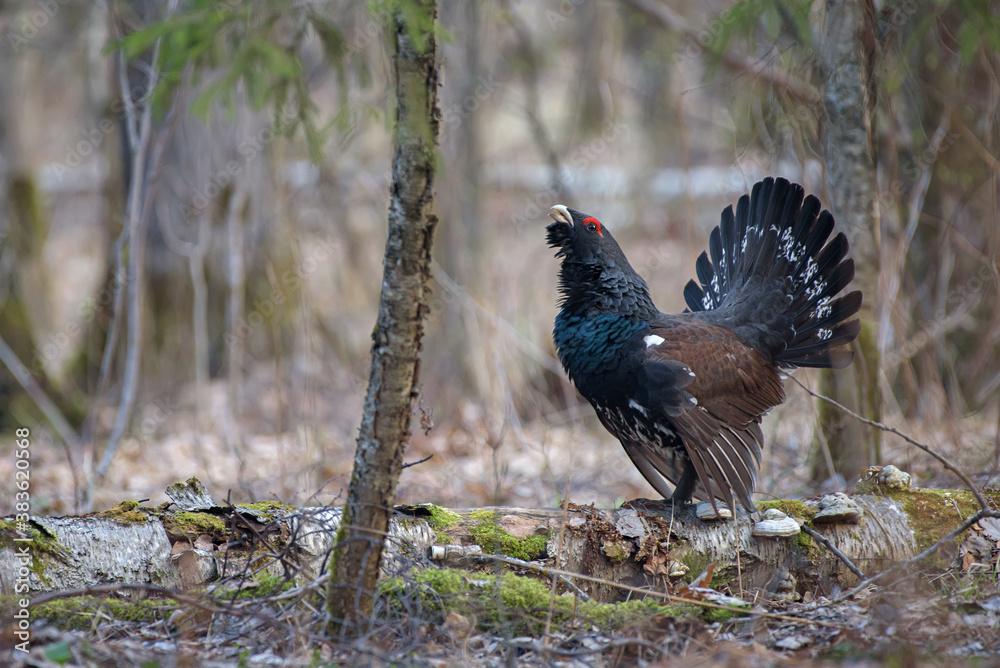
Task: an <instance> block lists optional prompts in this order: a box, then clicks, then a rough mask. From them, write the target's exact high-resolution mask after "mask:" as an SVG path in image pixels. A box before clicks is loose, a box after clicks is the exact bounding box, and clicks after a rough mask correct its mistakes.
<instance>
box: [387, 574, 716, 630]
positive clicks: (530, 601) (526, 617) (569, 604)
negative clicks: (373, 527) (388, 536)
mask: <svg viewBox="0 0 1000 668" xmlns="http://www.w3.org/2000/svg"><path fill="white" fill-rule="evenodd" d="M380 593H381V595H382V597H383V598H385V599H388V602H389V605H394V604H393V600H394V599H403V598H407V597H409V598H411V599H412V597H414V596H416V597H418V598H419V599H420V601H421V604H422V605H424V606H427V608H437V612H438V613H439V614H440V617H441V619H444V618H445V617H447V615H448V613H449V612H457V613H459V614H462V615H466V616H468V617H470V618H472V619H476V620H479V624H480V625H481V626H483V627H484V628H487V627H489V626H491V625H493V624H497V623H502V624H504V625H509V624H513V625H514V626H515V627H516V631H515V633H538V632H540V631H542V629H544V626H545V620H546V618H547V616H548V611H549V604H550V601H551V603H552V610H553V619H552V623H553V624H554V625H555V624H565V623H570V622H572V621H573V620H576V621H578V622H581V623H589V624H592V625H595V626H599V627H600V628H602V629H609V628H619V627H621V626H623V625H625V624H627V623H629V622H631V621H635V620H637V619H640V618H643V617H649V616H652V615H662V614H666V613H667V612H670V614H671V616H677V615H681V616H683V614H684V613H685V612H688V613H690V612H691V611H687V610H683V609H684V608H687V607H688V606H676V605H675V606H665V605H663V601H662V600H660V599H658V598H654V597H649V598H645V599H642V600H638V599H636V600H631V601H625V602H623V603H598V602H596V601H580V600H579V599H578V598H577V597H575V596H573V595H572V594H557V595H556V596H555V598H554V599H553V598H552V595H551V589H550V585H549V584H548V583H547V582H541V581H539V580H536V579H534V578H530V577H525V576H522V575H516V574H514V573H506V574H503V575H499V576H496V575H483V574H473V573H469V572H467V571H461V570H450V569H428V570H425V571H421V572H419V573H417V574H416V575H415V576H414V577H413V578H412V579H406V578H402V577H394V578H389V579H386V580H384V581H383V582H382V583H381V585H380ZM692 608H694V606H692ZM697 610H698V611H699V612H700V610H701V609H700V608H697Z"/></svg>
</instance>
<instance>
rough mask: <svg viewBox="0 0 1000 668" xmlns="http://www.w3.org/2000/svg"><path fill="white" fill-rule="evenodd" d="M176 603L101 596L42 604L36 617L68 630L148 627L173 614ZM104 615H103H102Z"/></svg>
mask: <svg viewBox="0 0 1000 668" xmlns="http://www.w3.org/2000/svg"><path fill="white" fill-rule="evenodd" d="M175 606H176V602H174V601H172V600H169V599H166V600H144V601H122V600H119V599H115V598H100V597H97V596H74V597H73V598H64V599H58V600H55V601H49V602H48V603H42V604H41V605H37V606H34V607H33V608H32V617H33V618H38V619H42V618H44V619H48V620H49V622H51V623H52V624H53V625H54V626H57V627H59V628H61V629H64V630H77V631H82V630H88V629H91V628H92V627H93V626H94V624H95V622H96V623H97V624H98V625H100V624H103V623H109V622H110V623H114V622H141V623H148V622H152V621H156V620H157V619H159V618H162V617H163V616H164V615H166V614H169V613H170V612H171V611H172V609H173V608H174V607H175ZM99 613H100V614H99Z"/></svg>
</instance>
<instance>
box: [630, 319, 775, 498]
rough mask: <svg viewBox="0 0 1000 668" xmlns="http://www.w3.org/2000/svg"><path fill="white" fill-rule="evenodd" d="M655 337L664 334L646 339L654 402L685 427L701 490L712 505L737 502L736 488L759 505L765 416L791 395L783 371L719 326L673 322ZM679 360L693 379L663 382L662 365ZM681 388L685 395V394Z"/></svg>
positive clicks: (650, 396)
mask: <svg viewBox="0 0 1000 668" xmlns="http://www.w3.org/2000/svg"><path fill="white" fill-rule="evenodd" d="M651 337H657V338H647V340H646V343H647V347H646V362H645V366H646V367H647V369H646V371H647V373H646V374H645V375H646V377H647V378H649V383H648V384H647V387H646V388H645V389H646V394H647V400H648V401H650V402H651V403H652V404H653V405H657V406H660V407H663V409H664V410H665V411H666V412H667V414H668V415H670V416H671V421H672V422H673V423H674V426H675V427H676V428H677V429H678V431H679V432H680V436H681V439H682V441H683V443H684V447H685V449H686V451H687V454H688V456H689V457H690V458H691V462H692V464H693V465H694V468H695V471H696V473H697V475H698V482H699V488H700V489H697V488H696V493H697V492H699V491H704V493H705V494H704V496H705V497H707V498H708V500H710V501H711V502H712V503H713V504H714V503H715V499H722V500H724V501H725V502H726V503H727V504H728V505H729V506H730V507H732V506H734V499H733V493H734V492H735V495H736V497H737V498H738V499H739V500H740V502H741V503H742V504H743V505H744V506H746V507H747V508H752V507H753V506H752V501H751V495H752V494H753V490H754V486H755V484H756V480H757V471H758V468H759V465H760V456H761V444H762V434H761V431H760V421H761V418H762V416H763V415H764V413H766V412H767V411H768V410H770V409H771V408H773V407H774V406H777V405H778V404H780V403H782V402H783V401H784V400H785V393H784V390H783V388H782V386H781V379H780V378H779V377H778V372H777V370H776V369H775V367H774V366H773V365H772V364H771V363H770V362H769V361H768V360H767V359H766V358H765V357H764V356H763V355H761V354H760V353H759V352H757V351H755V350H754V349H753V348H752V347H751V346H750V344H749V343H748V342H747V341H746V339H743V338H742V337H740V336H739V335H738V334H736V332H734V331H732V330H730V329H727V328H725V327H721V326H718V325H713V324H710V323H706V322H701V321H698V320H693V319H692V320H683V321H673V322H671V323H670V324H669V325H667V326H664V327H654V328H653V330H652V332H651ZM658 339H662V341H659V340H658ZM678 365H680V366H681V368H683V367H685V366H686V367H687V369H690V373H691V374H692V375H691V376H690V382H686V383H685V384H684V385H683V386H681V387H678V386H677V385H676V384H674V385H673V386H670V385H669V384H667V386H663V385H664V384H662V383H658V382H656V378H657V376H658V375H662V369H661V367H663V366H666V367H668V368H677V367H678ZM681 389H682V390H683V392H682V393H681V394H682V395H685V396H684V397H681V398H678V391H679V390H681ZM684 398H686V399H687V400H686V401H684V400H683V399H684ZM692 398H693V400H692ZM654 463H655V462H654ZM657 468H659V467H657ZM674 482H676V480H675V481H674ZM698 496H701V494H698Z"/></svg>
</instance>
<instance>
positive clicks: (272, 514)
mask: <svg viewBox="0 0 1000 668" xmlns="http://www.w3.org/2000/svg"><path fill="white" fill-rule="evenodd" d="M236 509H237V510H252V511H254V512H255V513H258V514H259V515H260V517H261V518H262V519H264V520H266V521H268V522H273V521H275V520H279V519H281V518H282V517H285V516H286V515H288V514H290V513H294V512H295V508H293V507H292V506H290V505H288V504H287V503H281V502H280V501H255V502H254V503H237V504H236Z"/></svg>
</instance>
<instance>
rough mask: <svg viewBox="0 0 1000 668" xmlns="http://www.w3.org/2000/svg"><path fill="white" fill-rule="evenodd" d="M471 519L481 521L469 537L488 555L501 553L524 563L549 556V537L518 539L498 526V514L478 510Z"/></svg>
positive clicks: (531, 536)
mask: <svg viewBox="0 0 1000 668" xmlns="http://www.w3.org/2000/svg"><path fill="white" fill-rule="evenodd" d="M469 517H470V518H472V519H477V520H481V521H480V523H479V524H475V525H473V526H472V527H471V528H470V529H469V535H471V536H472V539H473V540H474V541H476V545H478V546H479V547H481V548H482V549H483V552H485V553H487V554H496V553H497V552H499V553H500V554H505V555H507V556H508V557H514V558H515V559H523V560H524V561H530V560H532V559H534V558H535V557H539V556H542V555H545V554H547V552H546V550H545V547H546V545H548V542H549V540H548V538H547V537H545V536H539V535H537V534H532V535H530V536H527V537H525V538H516V537H514V536H512V535H510V534H509V533H507V532H506V531H504V530H503V529H501V528H500V526H499V525H498V524H497V514H496V513H495V512H493V511H489V510H477V511H475V512H473V513H471V514H470V515H469Z"/></svg>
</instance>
